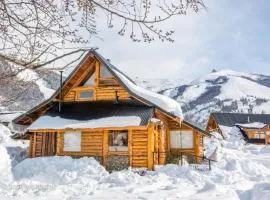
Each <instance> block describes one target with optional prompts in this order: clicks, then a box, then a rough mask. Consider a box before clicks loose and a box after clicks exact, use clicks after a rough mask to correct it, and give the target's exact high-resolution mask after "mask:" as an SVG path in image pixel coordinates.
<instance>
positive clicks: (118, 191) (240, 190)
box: [0, 128, 270, 200]
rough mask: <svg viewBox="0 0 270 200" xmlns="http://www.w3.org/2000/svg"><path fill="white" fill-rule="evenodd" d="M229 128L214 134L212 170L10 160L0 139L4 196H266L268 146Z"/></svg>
mask: <svg viewBox="0 0 270 200" xmlns="http://www.w3.org/2000/svg"><path fill="white" fill-rule="evenodd" d="M228 129H229V128H228ZM230 130H231V131H230V132H228V133H227V136H228V137H227V140H225V141H224V140H223V141H221V140H220V139H218V135H217V137H214V140H213V141H214V144H215V145H216V146H218V151H217V155H218V156H217V161H218V162H215V163H212V171H199V170H196V169H194V168H193V167H192V166H188V165H185V166H178V165H172V164H169V165H166V166H159V167H157V169H156V171H153V172H152V171H149V172H146V174H145V175H144V176H140V175H139V174H138V173H134V172H133V170H130V169H128V170H123V171H119V172H113V173H108V172H107V171H106V170H105V169H104V168H103V166H101V165H100V164H99V163H98V162H97V161H96V160H94V159H93V158H78V159H72V158H71V157H40V158H34V159H25V160H23V161H22V162H20V163H19V164H17V165H12V164H11V159H10V158H9V156H8V152H7V151H6V149H5V148H6V147H5V146H4V145H2V144H0V153H1V157H0V173H1V175H2V177H1V179H0V196H1V200H2V199H3V200H9V199H15V200H19V199H30V200H31V199H33V200H36V199H44V200H45V199H63V200H68V199H104V200H105V199H117V200H126V199H149V200H157V199H168V198H169V199H183V200H188V199H196V200H205V199H208V200H221V199H222V200H225V199H228V200H258V199H260V200H268V199H269V195H270V159H269V158H270V147H269V146H265V145H252V144H250V145H245V144H244V141H243V140H242V139H241V138H240V137H239V131H238V129H234V128H230ZM237 144H238V146H239V147H241V148H236V145H237ZM4 177H5V178H4Z"/></svg>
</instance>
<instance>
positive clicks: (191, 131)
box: [169, 129, 195, 149]
mask: <svg viewBox="0 0 270 200" xmlns="http://www.w3.org/2000/svg"><path fill="white" fill-rule="evenodd" d="M169 132H170V137H169V142H170V148H171V149H194V148H195V145H194V140H195V138H194V131H193V130H189V129H183V130H179V129H176V130H169ZM172 132H178V133H172ZM183 132H190V133H189V134H190V135H191V136H192V147H183V138H182V134H183ZM171 134H179V135H180V145H181V146H180V147H177V148H176V147H172V142H171V137H172V136H171ZM184 134H187V133H184Z"/></svg>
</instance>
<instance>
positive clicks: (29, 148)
mask: <svg viewBox="0 0 270 200" xmlns="http://www.w3.org/2000/svg"><path fill="white" fill-rule="evenodd" d="M32 151H33V135H32V134H31V135H30V141H29V147H28V157H29V158H31V157H32Z"/></svg>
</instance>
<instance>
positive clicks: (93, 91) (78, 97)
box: [76, 87, 96, 101]
mask: <svg viewBox="0 0 270 200" xmlns="http://www.w3.org/2000/svg"><path fill="white" fill-rule="evenodd" d="M81 92H92V94H93V95H92V97H87V98H82V97H80V94H81ZM95 93H96V91H95V89H94V88H93V87H80V88H77V89H76V100H77V101H91V100H94V99H95V95H96V94H95Z"/></svg>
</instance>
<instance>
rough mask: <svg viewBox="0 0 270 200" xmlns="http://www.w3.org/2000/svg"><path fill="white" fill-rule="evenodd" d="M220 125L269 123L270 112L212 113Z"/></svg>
mask: <svg viewBox="0 0 270 200" xmlns="http://www.w3.org/2000/svg"><path fill="white" fill-rule="evenodd" d="M212 116H213V117H214V118H215V120H216V122H217V124H218V125H222V126H229V127H232V126H235V125H236V124H248V123H253V122H261V123H264V124H268V123H269V122H270V114H247V113H212Z"/></svg>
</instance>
